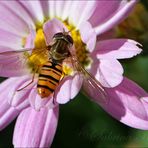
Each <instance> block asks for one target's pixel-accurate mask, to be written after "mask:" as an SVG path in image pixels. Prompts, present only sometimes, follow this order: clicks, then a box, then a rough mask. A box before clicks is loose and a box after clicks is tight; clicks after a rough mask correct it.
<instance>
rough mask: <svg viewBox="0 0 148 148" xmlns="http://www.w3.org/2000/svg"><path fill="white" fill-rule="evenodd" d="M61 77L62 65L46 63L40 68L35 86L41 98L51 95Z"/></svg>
mask: <svg viewBox="0 0 148 148" xmlns="http://www.w3.org/2000/svg"><path fill="white" fill-rule="evenodd" d="M61 77H62V64H61V63H55V62H52V61H48V62H47V63H45V65H43V66H42V67H41V71H40V74H39V80H38V84H37V90H38V94H39V95H40V96H41V98H45V97H48V96H49V95H51V94H52V93H53V92H54V91H55V89H56V87H57V86H58V84H59V82H60V80H61Z"/></svg>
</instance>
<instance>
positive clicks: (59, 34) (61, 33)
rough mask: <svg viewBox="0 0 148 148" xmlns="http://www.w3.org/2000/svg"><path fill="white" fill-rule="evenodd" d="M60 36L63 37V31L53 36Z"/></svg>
mask: <svg viewBox="0 0 148 148" xmlns="http://www.w3.org/2000/svg"><path fill="white" fill-rule="evenodd" d="M60 37H63V32H58V33H56V34H55V35H54V36H53V38H60Z"/></svg>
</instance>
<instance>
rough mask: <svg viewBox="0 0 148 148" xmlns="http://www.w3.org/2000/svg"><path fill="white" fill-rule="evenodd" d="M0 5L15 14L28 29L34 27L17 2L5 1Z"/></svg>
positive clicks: (29, 17) (26, 13) (24, 10)
mask: <svg viewBox="0 0 148 148" xmlns="http://www.w3.org/2000/svg"><path fill="white" fill-rule="evenodd" d="M1 4H2V5H3V6H5V7H6V9H9V10H10V11H12V12H13V13H15V14H16V15H17V16H18V17H19V18H20V19H21V20H23V21H24V22H25V23H26V24H27V25H28V27H29V26H32V27H33V28H34V27H35V24H34V22H33V20H32V18H31V16H30V15H29V14H28V12H27V11H26V9H24V7H23V6H22V5H21V4H20V3H19V2H18V1H10V2H9V3H8V2H7V1H1ZM20 12H21V13H20Z"/></svg>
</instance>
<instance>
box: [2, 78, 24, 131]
mask: <svg viewBox="0 0 148 148" xmlns="http://www.w3.org/2000/svg"><path fill="white" fill-rule="evenodd" d="M11 83H14V79H8V80H6V81H4V82H3V83H1V84H0V92H1V97H0V104H1V107H0V130H2V129H3V128H5V127H6V126H7V125H8V124H9V123H10V122H11V121H12V120H14V119H15V118H16V116H17V115H18V114H19V112H20V111H21V110H22V109H23V108H19V109H20V110H17V109H16V108H14V107H12V106H10V104H8V93H9V90H10V88H11V87H12V86H11V85H10V84H11ZM24 107H25V106H24Z"/></svg>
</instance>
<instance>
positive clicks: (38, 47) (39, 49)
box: [26, 28, 48, 73]
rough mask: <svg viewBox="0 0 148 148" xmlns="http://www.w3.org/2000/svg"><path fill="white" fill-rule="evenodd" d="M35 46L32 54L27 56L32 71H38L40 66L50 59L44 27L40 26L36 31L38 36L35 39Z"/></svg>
mask: <svg viewBox="0 0 148 148" xmlns="http://www.w3.org/2000/svg"><path fill="white" fill-rule="evenodd" d="M34 45H35V48H34V49H33V51H32V53H31V55H30V56H26V57H27V59H28V61H29V62H28V67H29V68H30V69H32V72H33V73H34V72H36V73H38V72H39V71H38V70H39V67H40V66H41V65H43V64H44V63H45V62H47V60H48V55H47V50H46V48H45V47H46V42H45V37H44V32H43V29H41V28H38V29H37V31H36V37H35V39H34Z"/></svg>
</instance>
